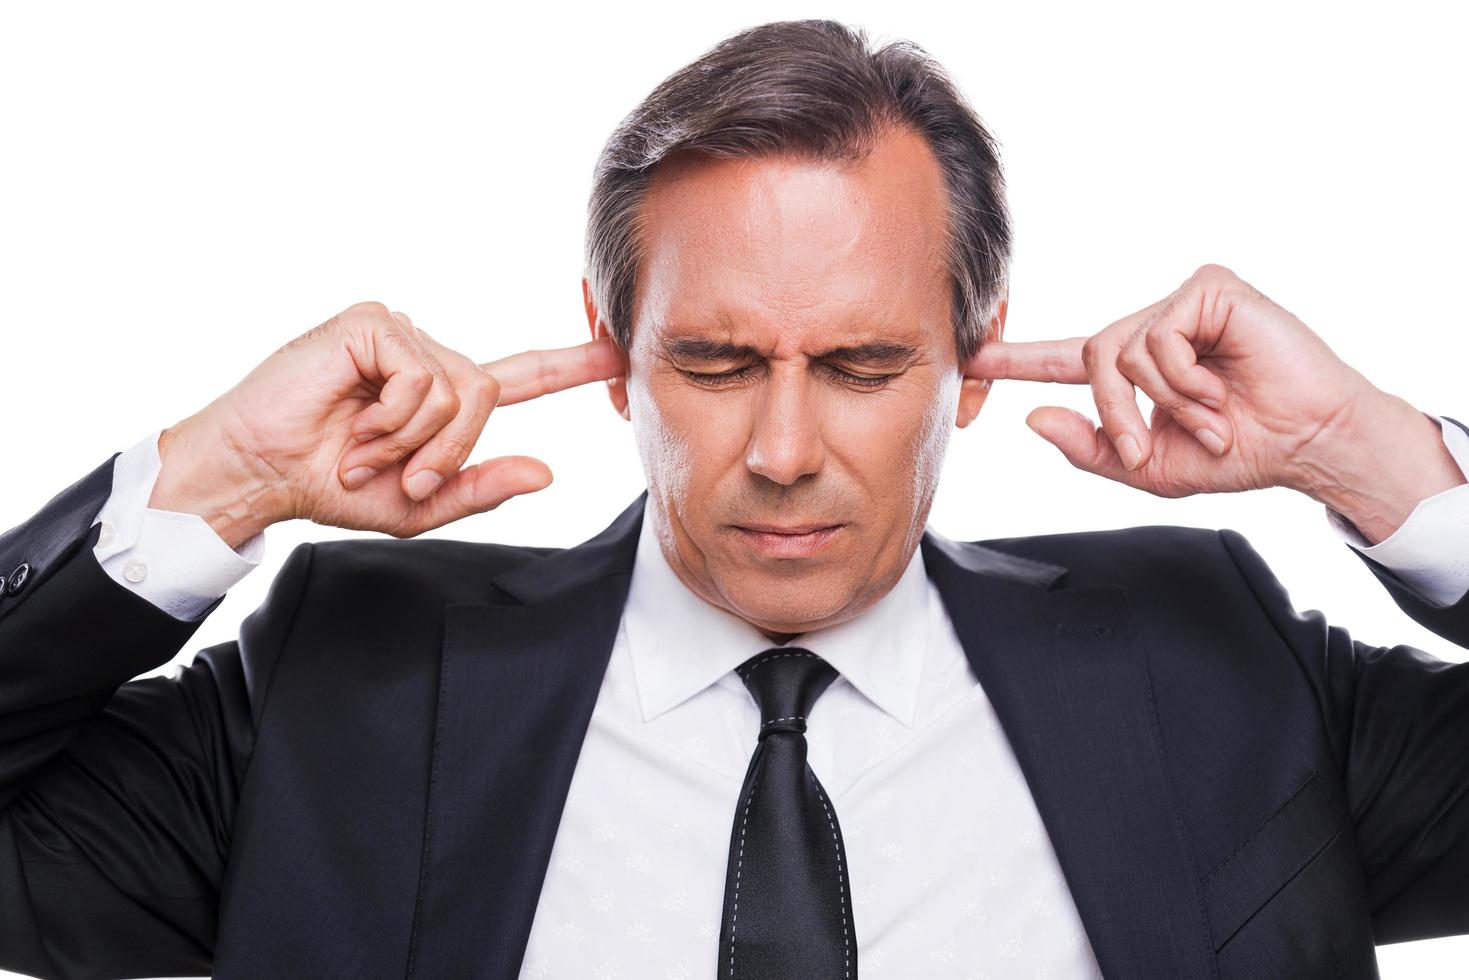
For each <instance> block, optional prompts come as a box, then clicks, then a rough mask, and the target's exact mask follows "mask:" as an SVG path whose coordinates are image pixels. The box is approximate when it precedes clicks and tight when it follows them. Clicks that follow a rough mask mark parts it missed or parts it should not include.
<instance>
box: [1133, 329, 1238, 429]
mask: <svg viewBox="0 0 1469 980" xmlns="http://www.w3.org/2000/svg"><path fill="white" fill-rule="evenodd" d="M1192 336H1195V335H1188V336H1186V335H1185V334H1184V333H1183V332H1182V331H1181V330H1179V329H1178V328H1177V326H1175V325H1174V324H1172V323H1167V324H1164V323H1159V324H1155V325H1154V326H1152V327H1150V328H1149V329H1148V330H1146V331H1145V337H1144V339H1145V340H1146V342H1147V347H1148V352H1149V353H1150V354H1152V355H1153V360H1154V361H1155V362H1156V363H1157V365H1158V369H1159V370H1160V371H1161V372H1162V374H1163V377H1164V379H1166V380H1167V382H1168V383H1169V384H1170V385H1172V386H1173V389H1174V390H1175V391H1177V392H1178V393H1179V394H1181V395H1187V396H1188V397H1190V398H1192V399H1194V400H1196V401H1199V402H1202V403H1203V404H1204V405H1207V406H1208V407H1210V408H1223V407H1224V402H1225V399H1227V398H1228V397H1229V386H1228V385H1226V384H1225V383H1224V380H1223V379H1222V378H1220V377H1219V376H1218V375H1217V374H1215V373H1214V372H1213V371H1211V370H1209V369H1208V368H1207V367H1205V366H1204V365H1203V364H1200V363H1199V355H1198V351H1196V350H1195V349H1194V341H1193V339H1192Z"/></svg>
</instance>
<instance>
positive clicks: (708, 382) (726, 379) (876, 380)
mask: <svg viewBox="0 0 1469 980" xmlns="http://www.w3.org/2000/svg"><path fill="white" fill-rule="evenodd" d="M824 367H825V368H826V369H827V370H828V371H830V372H831V373H832V374H833V375H834V376H835V377H836V379H837V380H838V381H842V382H846V383H848V384H853V385H856V386H857V387H859V388H881V387H882V386H883V385H885V384H887V383H888V382H889V381H891V380H892V379H893V378H895V377H897V375H895V374H877V375H862V374H852V373H851V372H850V371H843V370H842V369H841V368H837V367H832V366H831V365H829V364H828V365H824ZM754 369H755V365H753V364H747V365H745V366H744V367H742V368H736V369H735V370H733V371H725V372H724V373H722V374H702V373H700V372H697V371H684V372H683V373H684V374H686V375H688V376H689V377H690V378H692V379H693V380H694V381H695V382H697V383H698V384H701V385H704V386H705V387H707V388H728V387H730V386H731V385H732V384H734V383H735V382H738V381H740V380H741V379H743V378H745V377H747V376H748V375H749V374H750V373H751V372H752V371H753V370H754Z"/></svg>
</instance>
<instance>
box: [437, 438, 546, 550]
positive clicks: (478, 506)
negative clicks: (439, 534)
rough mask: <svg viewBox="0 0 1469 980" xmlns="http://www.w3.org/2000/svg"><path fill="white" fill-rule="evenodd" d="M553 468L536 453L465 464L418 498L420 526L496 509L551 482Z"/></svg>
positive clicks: (441, 522) (442, 523)
mask: <svg viewBox="0 0 1469 980" xmlns="http://www.w3.org/2000/svg"><path fill="white" fill-rule="evenodd" d="M551 479H552V476H551V468H550V467H549V466H547V465H546V464H545V463H543V462H541V461H540V460H538V459H536V458H535V457H533V456H497V457H496V458H494V459H487V460H485V461H484V462H482V463H476V464H475V465H474V466H466V467H465V468H464V469H462V470H460V471H459V472H458V473H456V474H454V475H453V476H451V477H450V478H449V479H447V480H445V481H444V485H443V486H441V487H439V489H437V490H435V491H434V492H433V493H432V494H430V495H429V496H427V497H425V498H424V499H423V500H422V501H420V502H419V508H420V516H419V521H418V524H419V530H418V531H415V532H414V533H421V532H422V531H427V530H429V529H431V528H436V527H442V526H443V525H445V524H449V523H451V522H453V521H457V520H459V519H460V518H462V517H468V516H469V515H471V514H479V513H482V512H484V511H487V510H493V509H494V508H496V507H498V506H500V505H501V504H502V503H504V502H505V501H507V500H509V499H510V498H511V497H515V496H519V495H520V494H525V493H534V492H536V491H537V490H544V489H545V488H546V487H548V486H550V485H551Z"/></svg>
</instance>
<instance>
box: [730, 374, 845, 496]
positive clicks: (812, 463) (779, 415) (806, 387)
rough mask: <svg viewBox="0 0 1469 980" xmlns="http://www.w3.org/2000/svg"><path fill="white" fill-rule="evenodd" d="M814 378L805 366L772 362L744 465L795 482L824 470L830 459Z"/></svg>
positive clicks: (782, 481) (757, 408)
mask: <svg viewBox="0 0 1469 980" xmlns="http://www.w3.org/2000/svg"><path fill="white" fill-rule="evenodd" d="M813 384H814V382H813V381H812V380H811V379H810V377H809V375H808V373H807V372H806V370H805V369H804V368H802V367H795V366H791V365H773V366H772V367H771V371H770V380H769V381H767V382H766V383H765V384H764V385H762V386H761V392H760V395H759V403H758V404H757V405H756V407H755V419H754V425H753V427H752V430H751V432H750V445H749V448H748V451H747V452H746V454H745V465H746V466H748V467H749V468H750V470H751V471H752V472H755V473H759V474H760V475H761V476H764V477H767V478H768V479H771V480H774V481H775V482H776V483H781V484H792V483H795V482H796V481H797V480H799V479H800V478H801V477H802V476H805V475H806V474H807V473H815V472H816V471H817V470H819V469H820V468H821V464H822V462H823V460H824V459H825V457H826V448H825V446H824V445H823V443H822V436H821V419H820V416H819V414H818V413H817V411H816V397H815V395H816V393H815V392H813V390H812V386H813Z"/></svg>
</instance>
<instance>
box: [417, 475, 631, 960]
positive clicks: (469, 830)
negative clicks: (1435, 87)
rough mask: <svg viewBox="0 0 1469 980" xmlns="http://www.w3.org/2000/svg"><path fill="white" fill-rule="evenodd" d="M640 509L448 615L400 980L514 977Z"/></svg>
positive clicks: (614, 622)
mask: <svg viewBox="0 0 1469 980" xmlns="http://www.w3.org/2000/svg"><path fill="white" fill-rule="evenodd" d="M646 496H647V492H646V491H644V492H643V494H641V495H639V497H638V498H637V500H635V501H633V503H632V504H631V505H629V506H628V507H627V509H626V510H624V511H623V512H622V514H621V515H619V516H618V517H617V519H616V520H614V521H613V522H612V523H611V524H610V525H608V527H607V528H606V529H605V530H603V531H602V532H601V533H600V534H598V535H597V536H596V537H594V538H591V539H589V540H587V541H585V542H583V543H581V544H579V545H577V546H576V547H573V548H567V549H565V550H562V551H556V552H552V553H550V554H548V555H545V556H543V557H540V558H534V559H532V560H531V561H529V562H526V563H525V564H523V565H520V566H517V567H516V568H513V569H510V570H509V571H507V572H504V573H501V574H500V575H497V576H496V577H495V578H494V579H492V580H491V581H492V582H493V584H494V585H495V586H496V587H497V588H499V589H501V590H503V591H505V592H507V593H509V594H510V595H511V596H513V597H514V599H513V600H512V601H510V602H493V601H487V602H484V603H475V604H451V605H449V606H447V607H446V608H445V611H444V641H443V653H442V660H441V663H440V674H439V707H438V718H437V722H436V730H435V737H434V753H433V762H432V766H433V770H432V774H431V776H430V782H429V799H428V811H427V818H426V831H425V840H424V860H423V872H422V876H421V878H420V885H419V900H418V907H417V911H416V913H415V917H414V927H413V938H412V941H411V944H410V952H409V967H408V976H409V977H449V976H456V977H457V976H464V977H495V978H498V977H504V978H507V980H508V978H513V977H515V976H517V975H518V973H519V971H520V964H521V959H522V958H523V956H524V954H525V946H526V941H527V939H528V938H529V935H530V928H531V923H532V920H533V918H534V916H535V910H536V904H537V902H538V900H539V898H540V892H541V886H542V883H543V881H544V878H545V873H546V867H547V864H548V863H549V861H550V856H551V846H552V844H553V843H554V841H555V838H556V831H557V828H558V826H559V824H560V821H561V811H562V808H563V806H564V805H565V802H566V794H567V790H568V789H569V788H570V786H571V776H572V772H573V771H574V770H575V767H576V760H577V757H578V756H579V755H580V753H581V745H582V740H583V738H584V737H585V735H586V732H587V726H588V725H589V724H590V721H591V716H592V708H593V707H594V706H595V704H596V700H597V694H598V692H599V690H600V689H601V684H602V678H603V675H604V674H605V673H606V670H607V661H608V658H609V657H610V655H611V652H612V645H613V641H614V640H615V639H616V636H617V628H618V625H619V623H620V622H621V619H622V610H623V606H624V605H625V604H626V600H627V591H628V586H629V584H630V583H631V580H632V567H633V558H634V556H635V554H636V550H637V541H638V531H639V528H640V526H641V524H642V511H643V501H644V498H645V497H646ZM515 600H518V601H515Z"/></svg>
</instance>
